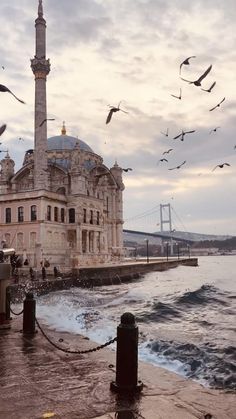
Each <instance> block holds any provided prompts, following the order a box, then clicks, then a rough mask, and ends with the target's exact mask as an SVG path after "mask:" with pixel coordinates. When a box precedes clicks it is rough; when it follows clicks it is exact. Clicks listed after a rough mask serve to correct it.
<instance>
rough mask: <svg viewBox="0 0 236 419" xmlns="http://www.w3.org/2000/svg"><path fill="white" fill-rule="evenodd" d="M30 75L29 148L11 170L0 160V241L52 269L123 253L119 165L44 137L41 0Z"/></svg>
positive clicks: (71, 140) (62, 138)
mask: <svg viewBox="0 0 236 419" xmlns="http://www.w3.org/2000/svg"><path fill="white" fill-rule="evenodd" d="M35 27H36V55H35V57H34V59H33V60H31V68H32V70H33V73H34V75H35V138H34V149H31V150H27V151H26V153H25V157H24V161H23V166H22V167H21V169H20V170H18V171H17V172H16V173H15V171H14V166H15V163H14V161H13V160H12V159H11V158H10V156H9V154H8V153H7V154H6V157H5V158H4V159H2V160H1V162H0V164H1V172H0V240H1V242H2V243H4V244H5V245H6V246H7V247H13V248H15V249H16V252H17V254H21V255H22V257H23V259H24V260H25V259H28V261H29V264H30V266H32V267H37V268H39V267H40V263H41V262H42V261H43V262H45V260H48V261H49V262H50V265H52V266H57V267H69V266H72V267H79V266H81V265H83V266H84V265H93V264H95V263H104V262H108V261H112V260H120V259H121V258H122V257H123V237H122V230H123V202H122V192H123V190H124V185H123V181H122V168H120V167H119V166H118V164H117V163H115V164H114V166H113V167H112V168H110V169H109V168H108V167H106V166H105V165H104V163H103V159H102V157H101V156H99V155H97V154H95V153H94V152H93V150H92V149H91V148H90V147H89V146H88V145H87V144H86V143H85V142H84V141H82V140H79V139H78V138H75V137H71V136H69V135H67V133H66V128H65V125H64V123H63V127H62V131H61V135H57V136H55V137H51V138H48V139H47V120H46V119H47V109H46V77H47V75H48V73H49V70H50V64H49V60H46V59H45V54H46V45H45V44H46V41H45V40H46V34H45V32H46V22H45V20H44V18H43V8H42V1H39V6H38V18H37V19H36V21H35Z"/></svg>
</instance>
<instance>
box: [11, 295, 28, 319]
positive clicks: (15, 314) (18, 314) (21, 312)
mask: <svg viewBox="0 0 236 419" xmlns="http://www.w3.org/2000/svg"><path fill="white" fill-rule="evenodd" d="M7 302H8V304H9V310H10V312H11V313H12V314H14V316H20V315H21V314H23V313H24V306H23V308H22V310H21V311H20V312H19V313H15V312H14V311H13V310H12V308H11V299H10V298H9V296H8V295H7Z"/></svg>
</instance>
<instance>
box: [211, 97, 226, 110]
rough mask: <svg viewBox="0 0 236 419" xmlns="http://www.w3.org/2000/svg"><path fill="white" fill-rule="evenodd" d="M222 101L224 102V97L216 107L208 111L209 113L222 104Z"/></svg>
mask: <svg viewBox="0 0 236 419" xmlns="http://www.w3.org/2000/svg"><path fill="white" fill-rule="evenodd" d="M224 101H225V97H224V98H223V99H222V100H221V101H220V102H219V103H218V104H217V105H216V106H214V108H211V109H209V111H210V112H211V111H214V109H216V108H219V107H220V105H221V103H223V102H224Z"/></svg>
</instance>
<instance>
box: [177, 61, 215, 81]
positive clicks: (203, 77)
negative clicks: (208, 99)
mask: <svg viewBox="0 0 236 419" xmlns="http://www.w3.org/2000/svg"><path fill="white" fill-rule="evenodd" d="M211 69H212V65H210V66H209V67H208V68H207V69H206V71H205V73H203V74H202V75H201V76H200V77H199V78H198V79H197V80H194V81H190V80H186V79H183V78H182V77H181V80H183V81H186V82H188V83H189V84H194V85H195V86H201V82H202V80H203V79H205V77H206V76H207V74H208V73H210V71H211Z"/></svg>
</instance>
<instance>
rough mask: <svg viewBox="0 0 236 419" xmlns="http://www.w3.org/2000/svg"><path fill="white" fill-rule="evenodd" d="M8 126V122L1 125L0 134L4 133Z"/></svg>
mask: <svg viewBox="0 0 236 419" xmlns="http://www.w3.org/2000/svg"><path fill="white" fill-rule="evenodd" d="M6 127H7V125H6V124H3V125H2V126H1V127H0V136H1V135H2V134H3V133H4V131H5V129H6Z"/></svg>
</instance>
